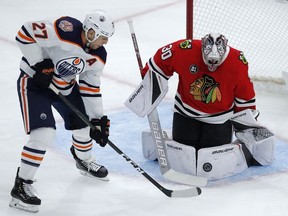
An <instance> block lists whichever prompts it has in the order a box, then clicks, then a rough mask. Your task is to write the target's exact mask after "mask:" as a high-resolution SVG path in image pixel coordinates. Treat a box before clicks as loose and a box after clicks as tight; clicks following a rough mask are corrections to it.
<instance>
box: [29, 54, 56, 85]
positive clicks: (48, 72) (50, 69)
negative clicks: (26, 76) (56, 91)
mask: <svg viewBox="0 0 288 216" xmlns="http://www.w3.org/2000/svg"><path fill="white" fill-rule="evenodd" d="M34 69H35V71H36V73H35V74H34V76H33V81H34V83H35V85H37V86H38V87H39V88H41V89H46V88H48V87H49V85H50V83H51V81H52V78H53V73H54V64H53V62H52V60H51V59H44V60H43V61H42V62H38V63H37V64H35V65H34Z"/></svg>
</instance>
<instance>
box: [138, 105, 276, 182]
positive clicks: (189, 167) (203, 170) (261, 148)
mask: <svg viewBox="0 0 288 216" xmlns="http://www.w3.org/2000/svg"><path fill="white" fill-rule="evenodd" d="M257 114H258V112H257V111H255V110H244V111H242V112H239V113H236V114H234V116H233V117H232V118H231V121H232V124H233V127H234V130H235V135H236V137H237V139H236V140H235V141H234V142H233V143H229V144H225V145H221V146H216V147H211V148H202V149H200V150H199V151H198V152H197V153H196V151H195V149H194V148H193V147H191V146H187V145H184V144H181V143H178V142H176V141H174V140H166V141H165V145H166V148H167V159H168V160H169V162H170V165H171V168H172V169H174V170H176V171H178V172H182V173H185V174H189V175H197V176H202V177H206V178H208V179H209V180H214V179H220V178H225V177H229V176H232V175H235V174H238V173H241V172H243V171H244V170H246V169H247V168H248V167H250V166H255V165H256V166H257V165H260V166H267V165H270V164H271V163H272V161H273V152H274V135H273V133H271V131H269V130H268V129H267V128H265V127H263V126H261V125H260V124H259V123H258V122H257V121H256V120H255V117H256V115H257ZM142 151H143V155H144V157H145V158H147V159H148V160H155V159H156V158H157V152H156V151H157V150H156V147H155V145H154V143H153V140H152V135H151V133H150V131H143V132H142ZM196 155H197V157H196Z"/></svg>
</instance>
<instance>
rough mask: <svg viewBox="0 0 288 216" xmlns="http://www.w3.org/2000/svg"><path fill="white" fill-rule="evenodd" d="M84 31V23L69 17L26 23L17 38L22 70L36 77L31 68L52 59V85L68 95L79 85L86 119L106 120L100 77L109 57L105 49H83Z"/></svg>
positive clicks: (84, 47)
mask: <svg viewBox="0 0 288 216" xmlns="http://www.w3.org/2000/svg"><path fill="white" fill-rule="evenodd" d="M81 31H82V23H81V22H80V21H79V20H77V19H75V18H72V17H68V16H66V17H61V18H59V19H57V20H56V21H50V20H44V21H30V22H26V23H25V24H24V25H23V26H22V27H21V29H20V30H19V31H18V34H17V36H16V41H17V43H18V45H19V47H20V49H21V51H22V54H23V58H22V60H21V63H20V69H21V70H22V71H23V72H25V73H26V74H28V75H29V76H30V77H33V75H34V74H35V71H34V70H33V67H32V66H33V65H35V64H36V63H38V62H41V61H42V60H43V59H51V60H52V61H53V63H54V65H55V75H54V76H53V80H52V83H53V85H55V86H56V87H57V88H58V89H59V91H60V92H61V93H62V94H63V95H68V94H70V93H71V90H72V87H73V86H74V85H75V83H76V82H77V81H78V82H79V89H80V94H81V96H82V99H83V101H84V105H85V109H86V112H87V115H88V116H89V117H90V118H100V117H102V116H103V104H102V95H101V93H100V76H101V74H102V71H103V68H104V65H105V63H106V57H107V53H106V50H105V48H104V47H103V46H102V47H99V48H98V49H96V50H92V49H88V48H87V47H86V46H85V45H83V43H82V39H81Z"/></svg>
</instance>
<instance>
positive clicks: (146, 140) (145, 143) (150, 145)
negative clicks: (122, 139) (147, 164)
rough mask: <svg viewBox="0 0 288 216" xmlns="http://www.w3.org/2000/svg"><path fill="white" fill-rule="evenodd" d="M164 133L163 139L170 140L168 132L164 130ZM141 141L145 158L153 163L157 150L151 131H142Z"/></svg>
mask: <svg viewBox="0 0 288 216" xmlns="http://www.w3.org/2000/svg"><path fill="white" fill-rule="evenodd" d="M162 133H163V137H165V138H168V134H167V132H166V131H164V130H163V131H162ZM141 141H142V153H143V155H144V157H145V158H146V159H148V160H152V161H153V160H156V159H157V149H156V145H155V142H154V140H153V137H152V133H151V131H150V130H147V131H142V134H141Z"/></svg>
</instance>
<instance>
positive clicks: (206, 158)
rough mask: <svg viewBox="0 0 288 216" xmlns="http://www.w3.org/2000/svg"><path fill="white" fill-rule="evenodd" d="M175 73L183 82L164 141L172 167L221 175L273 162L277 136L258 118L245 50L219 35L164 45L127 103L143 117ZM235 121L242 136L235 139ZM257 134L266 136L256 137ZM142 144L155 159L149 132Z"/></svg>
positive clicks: (155, 150)
mask: <svg viewBox="0 0 288 216" xmlns="http://www.w3.org/2000/svg"><path fill="white" fill-rule="evenodd" d="M174 73H177V74H178V76H179V82H178V89H177V93H176V96H175V104H174V115H173V125H172V139H170V140H169V139H168V140H166V141H165V145H166V149H167V158H168V160H169V162H170V165H171V168H172V169H175V170H177V171H179V172H183V173H186V174H191V175H199V176H204V177H207V178H208V179H217V178H223V177H227V176H231V175H233V174H236V173H239V172H242V171H243V170H245V169H246V168H247V167H248V166H250V165H254V164H260V165H268V164H270V163H271V162H272V157H273V134H272V133H271V132H270V131H269V130H267V129H266V128H263V127H262V126H260V125H259V124H256V123H255V122H254V121H256V120H255V117H256V116H257V113H258V112H257V111H256V110H255V109H256V105H255V92H254V87H253V84H252V82H251V81H250V79H249V76H248V62H247V60H246V58H245V57H244V54H243V52H241V51H239V50H237V49H235V48H233V47H231V46H228V44H227V39H226V37H225V36H223V35H222V34H218V33H210V34H207V35H205V36H204V37H203V38H202V40H193V41H191V40H179V41H176V42H173V43H171V44H168V45H166V46H164V47H161V48H160V49H158V51H157V52H156V54H155V55H154V56H153V57H152V58H150V59H149V61H148V62H147V63H146V65H145V68H144V69H143V70H142V75H143V76H144V79H143V81H142V82H141V84H140V85H139V87H138V88H137V89H136V90H135V91H134V92H133V93H132V95H131V96H130V97H129V98H128V100H127V101H126V102H125V104H126V105H127V106H128V108H130V109H131V110H132V111H133V112H135V113H136V114H137V115H138V116H140V117H144V116H145V115H147V114H149V113H150V112H151V111H152V110H153V109H154V108H155V107H156V106H157V105H158V104H159V103H160V101H161V100H162V99H163V97H164V96H165V94H166V92H167V91H168V80H169V78H170V77H171V76H172V75H173V74H174ZM239 112H241V113H242V112H244V114H243V115H240V116H239V118H240V117H241V118H240V120H239V118H237V121H238V124H236V123H235V119H236V118H234V121H230V118H231V117H232V116H234V114H235V113H236V114H237V113H239ZM236 114H235V115H236ZM247 116H249V117H247ZM244 117H245V118H244ZM242 118H244V120H243V119H242ZM247 119H248V120H247ZM239 122H241V123H239ZM247 122H248V125H247ZM251 122H252V123H253V124H251ZM232 123H233V126H234V127H235V130H236V131H237V132H238V133H237V134H236V135H238V137H240V138H241V139H240V138H239V140H236V141H235V142H233V143H232V141H233V126H232ZM243 125H245V126H243ZM252 125H253V126H252ZM247 127H248V128H247ZM249 128H250V129H249ZM259 133H260V134H261V135H263V136H261V135H259V136H257V137H256V135H255V134H259ZM244 137H245V138H244ZM247 137H249V138H248V139H247ZM259 137H261V138H259ZM255 139H256V140H255ZM243 142H244V143H243ZM251 143H253V144H251ZM263 143H264V144H263ZM142 145H143V153H144V156H145V157H146V158H148V159H150V160H154V159H156V158H157V153H158V152H157V149H156V146H155V144H154V143H153V142H152V138H151V133H149V132H143V134H142ZM247 149H249V151H246V150H247ZM243 152H245V154H244V153H243ZM257 159H258V160H257Z"/></svg>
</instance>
